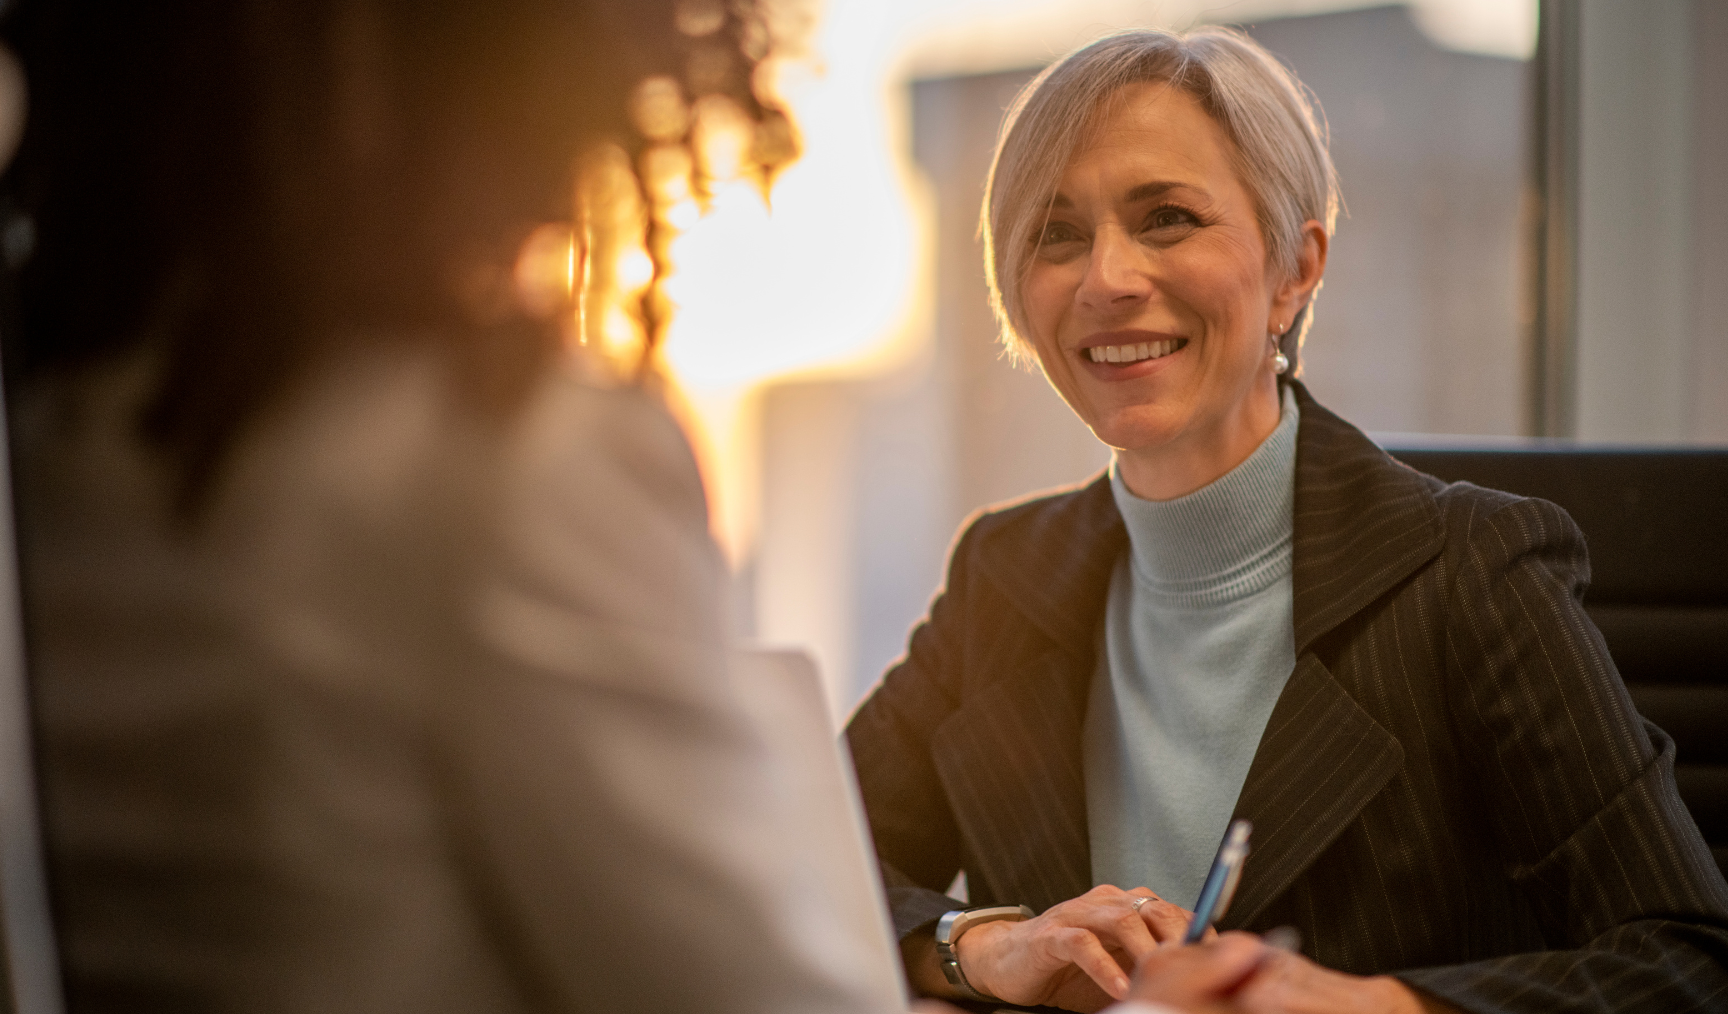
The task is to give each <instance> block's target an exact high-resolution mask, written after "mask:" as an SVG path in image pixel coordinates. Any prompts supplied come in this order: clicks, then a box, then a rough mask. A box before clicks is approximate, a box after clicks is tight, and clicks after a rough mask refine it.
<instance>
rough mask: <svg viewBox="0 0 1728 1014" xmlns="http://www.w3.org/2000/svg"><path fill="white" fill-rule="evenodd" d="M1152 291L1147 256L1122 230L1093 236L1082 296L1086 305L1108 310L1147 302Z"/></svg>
mask: <svg viewBox="0 0 1728 1014" xmlns="http://www.w3.org/2000/svg"><path fill="white" fill-rule="evenodd" d="M1151 291H1152V280H1151V277H1150V275H1149V274H1148V272H1147V271H1146V252H1145V250H1144V249H1142V248H1141V246H1140V244H1138V243H1136V242H1134V239H1133V237H1131V236H1129V235H1128V234H1127V233H1126V232H1124V231H1123V230H1121V229H1116V228H1108V229H1100V230H1098V232H1097V233H1095V234H1094V235H1093V238H1092V249H1091V251H1090V253H1089V255H1088V257H1087V262H1086V276H1085V277H1084V278H1083V279H1081V281H1080V291H1079V293H1078V295H1079V298H1080V300H1081V301H1082V302H1084V303H1086V304H1087V305H1089V306H1093V307H1097V308H1099V309H1104V308H1107V307H1120V306H1122V305H1124V304H1128V303H1137V302H1140V301H1142V300H1144V299H1145V298H1146V297H1147V296H1148V295H1150V294H1151Z"/></svg>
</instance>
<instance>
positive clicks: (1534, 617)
mask: <svg viewBox="0 0 1728 1014" xmlns="http://www.w3.org/2000/svg"><path fill="white" fill-rule="evenodd" d="M1482 514H1483V516H1479V517H1477V518H1475V519H1473V522H1472V524H1471V525H1470V531H1469V534H1468V538H1466V539H1465V540H1463V541H1462V549H1461V550H1460V551H1459V552H1458V553H1457V554H1456V557H1455V561H1454V563H1455V567H1456V569H1455V575H1456V576H1455V583H1454V586H1453V588H1452V591H1451V597H1450V602H1449V605H1448V616H1447V640H1448V651H1449V653H1450V655H1451V657H1450V659H1449V666H1448V669H1449V673H1450V678H1451V680H1452V686H1451V687H1450V688H1449V694H1450V695H1451V698H1452V707H1453V710H1454V722H1455V728H1456V729H1457V731H1458V734H1459V737H1460V741H1461V742H1462V743H1464V744H1466V745H1467V747H1468V748H1469V749H1470V750H1471V751H1472V753H1473V758H1474V763H1475V765H1476V773H1477V778H1478V783H1479V785H1480V787H1481V791H1482V793H1483V795H1484V799H1483V804H1484V809H1485V811H1486V812H1488V813H1490V814H1492V818H1491V819H1492V822H1493V826H1494V830H1495V837H1496V839H1497V841H1496V843H1495V844H1496V845H1497V847H1498V849H1499V851H1500V855H1501V857H1502V862H1503V864H1504V868H1505V871H1506V874H1507V876H1508V877H1509V878H1510V879H1511V880H1512V881H1513V882H1514V883H1515V884H1517V885H1518V886H1519V887H1520V888H1521V889H1522V890H1523V891H1524V892H1525V894H1526V896H1527V897H1528V898H1529V899H1530V900H1531V902H1532V903H1533V908H1534V909H1535V910H1536V912H1537V913H1538V918H1539V919H1540V920H1541V922H1542V928H1543V934H1544V936H1545V938H1546V939H1547V940H1548V941H1549V945H1550V947H1551V948H1552V949H1551V950H1546V951H1540V952H1534V953H1526V954H1516V955H1511V956H1506V957H1500V958H1495V959H1492V960H1487V961H1481V962H1476V963H1471V964H1464V965H1456V966H1450V967H1444V968H1432V969H1424V970H1419V971H1412V972H1406V973H1400V978H1402V979H1403V980H1404V981H1406V982H1408V983H1410V984H1411V985H1413V986H1416V987H1418V988H1420V989H1422V990H1425V991H1427V992H1429V993H1432V994H1434V995H1436V996H1439V997H1443V998H1445V999H1446V1000H1448V1001H1450V1002H1452V1003H1454V1004H1456V1005H1458V1006H1459V1007H1462V1008H1464V1009H1466V1010H1471V1011H1481V1012H1488V1011H1496V1012H1499V1011H1504V1012H1526V1011H1527V1012H1531V1014H1535V1012H1538V1011H1542V1012H1549V1011H1580V1012H1582V1011H1592V1012H1608V1011H1652V1012H1655V1011H1662V1012H1667V1014H1678V1012H1682V1011H1707V1010H1717V1011H1719V1010H1723V1009H1725V1008H1728V885H1724V883H1723V879H1722V875H1721V872H1720V871H1719V870H1718V869H1717V867H1716V864H1715V862H1714V860H1713V859H1712V858H1711V855H1710V852H1709V850H1708V849H1707V848H1706V847H1705V845H1704V842H1703V840H1702V838H1701V837H1700V836H1699V833H1698V829H1697V827H1696V825H1695V824H1694V823H1693V821H1692V818H1691V816H1690V815H1689V814H1688V812H1687V810H1686V808H1685V806H1684V804H1682V802H1681V801H1680V797H1679V795H1678V793H1677V791H1676V789H1675V785H1674V770H1673V768H1674V746H1673V742H1672V741H1671V740H1669V738H1668V737H1667V736H1666V735H1665V734H1663V733H1662V732H1661V730H1660V729H1657V728H1656V727H1655V726H1653V725H1650V724H1648V723H1646V722H1644V721H1643V720H1642V719H1641V718H1640V717H1639V715H1638V713H1637V711H1636V710H1635V709H1634V708H1633V706H1632V702H1631V699H1630V697H1629V696H1628V695H1627V693H1626V688H1625V685H1624V684H1623V683H1622V682H1621V680H1620V677H1619V673H1618V672H1617V671H1616V669H1615V667H1614V663H1613V660H1612V659H1611V658H1610V657H1609V655H1608V651H1607V648H1606V646H1605V645H1604V643H1603V641H1602V636H1601V634H1600V633H1599V632H1598V631H1597V629H1596V627H1595V625H1594V624H1593V623H1592V622H1591V621H1590V619H1589V617H1588V616H1587V615H1586V614H1585V612H1584V608H1583V604H1582V598H1583V594H1584V590H1585V588H1586V586H1587V584H1588V582H1589V563H1588V559H1587V556H1586V553H1585V546H1584V539H1583V536H1582V534H1581V533H1580V532H1579V530H1578V528H1577V526H1576V525H1574V524H1573V522H1572V520H1571V518H1570V517H1568V516H1567V515H1566V513H1565V512H1564V511H1563V510H1561V509H1560V508H1558V507H1556V506H1554V505H1553V504H1550V503H1547V502H1545V501H1541V500H1532V499H1520V500H1514V501H1511V502H1509V503H1508V502H1501V504H1500V505H1499V506H1498V507H1497V508H1495V509H1492V510H1485V511H1483V512H1482Z"/></svg>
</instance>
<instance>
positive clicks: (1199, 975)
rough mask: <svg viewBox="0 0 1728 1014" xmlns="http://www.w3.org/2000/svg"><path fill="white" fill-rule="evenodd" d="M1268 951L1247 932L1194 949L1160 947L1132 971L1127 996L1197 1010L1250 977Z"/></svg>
mask: <svg viewBox="0 0 1728 1014" xmlns="http://www.w3.org/2000/svg"><path fill="white" fill-rule="evenodd" d="M1271 953H1273V952H1271V951H1270V950H1269V949H1268V948H1267V947H1266V945H1265V944H1264V943H1262V942H1261V941H1260V939H1259V938H1258V937H1255V936H1254V935H1252V934H1249V933H1240V932H1231V933H1223V934H1220V935H1219V936H1218V938H1217V939H1216V940H1212V941H1209V942H1206V943H1201V944H1196V945H1194V946H1193V947H1163V948H1159V950H1158V951H1157V952H1156V953H1154V954H1152V955H1150V956H1148V957H1147V959H1146V960H1145V961H1143V962H1141V963H1140V967H1139V968H1138V969H1136V970H1135V973H1134V984H1133V986H1132V988H1131V990H1130V996H1132V997H1133V998H1134V999H1136V1000H1150V1001H1154V1002H1157V1003H1163V1004H1168V1005H1170V1006H1172V1007H1177V1008H1184V1007H1200V1006H1203V1005H1205V1004H1207V1003H1210V1002H1212V1001H1214V1000H1217V999H1219V998H1220V997H1223V996H1225V995H1227V994H1229V993H1231V992H1232V991H1234V990H1235V989H1236V988H1237V987H1239V986H1241V985H1242V984H1243V982H1244V981H1245V980H1246V979H1248V978H1249V977H1250V976H1252V975H1253V974H1254V973H1255V971H1256V970H1258V969H1259V968H1260V967H1261V965H1262V963H1263V962H1265V961H1266V960H1267V958H1268V955H1269V954H1271Z"/></svg>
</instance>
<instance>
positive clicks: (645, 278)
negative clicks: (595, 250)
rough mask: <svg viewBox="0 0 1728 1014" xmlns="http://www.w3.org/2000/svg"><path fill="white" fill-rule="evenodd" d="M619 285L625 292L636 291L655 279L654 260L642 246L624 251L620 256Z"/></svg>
mask: <svg viewBox="0 0 1728 1014" xmlns="http://www.w3.org/2000/svg"><path fill="white" fill-rule="evenodd" d="M616 277H617V279H618V287H619V288H620V289H622V290H623V291H624V292H626V293H629V292H634V291H636V290H639V289H641V288H642V287H643V286H644V285H647V284H648V283H649V282H651V281H653V280H654V261H653V260H652V259H650V258H649V256H648V252H647V251H645V250H643V249H642V248H641V247H636V248H635V249H631V250H626V251H624V253H623V255H622V256H620V257H619V258H618V268H617V276H616Z"/></svg>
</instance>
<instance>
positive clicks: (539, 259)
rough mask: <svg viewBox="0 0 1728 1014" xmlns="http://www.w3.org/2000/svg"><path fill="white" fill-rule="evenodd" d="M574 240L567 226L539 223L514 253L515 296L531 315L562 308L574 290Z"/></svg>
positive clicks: (545, 315) (539, 315)
mask: <svg viewBox="0 0 1728 1014" xmlns="http://www.w3.org/2000/svg"><path fill="white" fill-rule="evenodd" d="M574 272H575V242H574V237H573V236H572V235H571V232H570V226H569V225H567V224H565V225H543V226H541V227H540V228H538V229H535V230H534V231H533V232H532V233H530V234H529V236H528V239H527V241H526V242H524V243H523V244H522V250H521V252H520V253H519V254H517V257H516V270H515V277H514V279H513V280H514V282H515V286H516V299H517V302H518V303H520V304H521V306H522V308H523V310H524V311H525V312H526V313H527V314H528V315H529V316H531V317H540V318H546V317H550V316H552V315H553V314H554V313H557V312H559V311H561V310H563V309H564V308H565V307H566V306H568V305H569V303H570V298H571V293H572V292H573V291H574V285H575V283H574Z"/></svg>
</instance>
